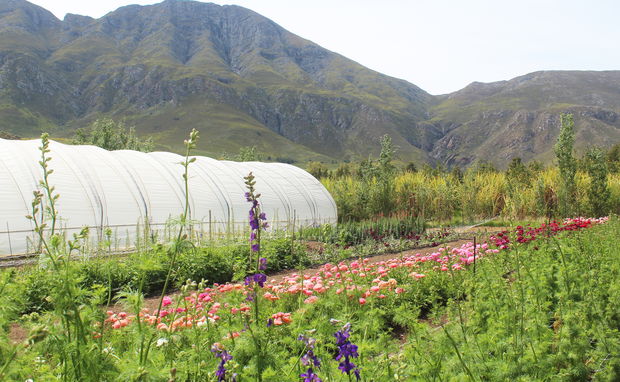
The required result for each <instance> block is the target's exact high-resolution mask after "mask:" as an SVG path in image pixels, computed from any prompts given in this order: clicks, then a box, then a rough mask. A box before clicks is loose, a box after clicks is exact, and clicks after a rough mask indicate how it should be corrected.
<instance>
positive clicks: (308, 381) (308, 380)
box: [299, 367, 323, 382]
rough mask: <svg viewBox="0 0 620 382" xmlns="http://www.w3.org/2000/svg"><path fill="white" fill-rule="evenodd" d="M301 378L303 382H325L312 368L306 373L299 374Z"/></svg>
mask: <svg viewBox="0 0 620 382" xmlns="http://www.w3.org/2000/svg"><path fill="white" fill-rule="evenodd" d="M299 376H300V377H302V378H303V382H323V380H322V379H321V378H319V376H318V375H316V374H314V371H313V370H312V368H311V367H309V368H308V370H307V371H306V372H305V373H301V374H299Z"/></svg>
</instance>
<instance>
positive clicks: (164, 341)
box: [156, 338, 168, 347]
mask: <svg viewBox="0 0 620 382" xmlns="http://www.w3.org/2000/svg"><path fill="white" fill-rule="evenodd" d="M167 343H168V339H167V338H160V339H158V340H157V344H156V346H157V347H162V346H164V345H165V344H167Z"/></svg>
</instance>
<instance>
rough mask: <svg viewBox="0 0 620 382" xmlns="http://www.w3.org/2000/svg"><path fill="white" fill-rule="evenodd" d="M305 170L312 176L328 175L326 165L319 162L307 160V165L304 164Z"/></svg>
mask: <svg viewBox="0 0 620 382" xmlns="http://www.w3.org/2000/svg"><path fill="white" fill-rule="evenodd" d="M306 171H308V172H309V173H310V174H311V175H312V176H313V177H315V178H317V179H320V178H327V177H328V176H329V169H328V168H327V166H326V165H325V164H323V163H321V162H308V166H306Z"/></svg>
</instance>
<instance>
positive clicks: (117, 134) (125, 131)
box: [73, 118, 153, 152]
mask: <svg viewBox="0 0 620 382" xmlns="http://www.w3.org/2000/svg"><path fill="white" fill-rule="evenodd" d="M73 144H76V145H95V146H99V147H101V148H104V149H106V150H136V151H142V152H149V151H153V140H152V139H151V138H150V137H149V138H147V139H145V140H142V139H140V138H138V136H137V135H136V129H135V127H133V126H132V127H129V128H127V127H126V126H125V124H124V123H123V122H115V121H114V120H112V119H111V118H100V119H97V120H96V121H95V122H93V124H92V125H91V126H90V129H77V131H76V132H75V136H74V137H73Z"/></svg>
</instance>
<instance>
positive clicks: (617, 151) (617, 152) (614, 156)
mask: <svg viewBox="0 0 620 382" xmlns="http://www.w3.org/2000/svg"><path fill="white" fill-rule="evenodd" d="M605 157H606V159H607V167H608V170H609V172H612V173H614V174H615V173H617V172H620V143H616V144H615V145H613V146H611V148H610V149H609V150H608V151H607V154H606V155H605Z"/></svg>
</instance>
